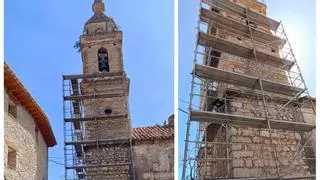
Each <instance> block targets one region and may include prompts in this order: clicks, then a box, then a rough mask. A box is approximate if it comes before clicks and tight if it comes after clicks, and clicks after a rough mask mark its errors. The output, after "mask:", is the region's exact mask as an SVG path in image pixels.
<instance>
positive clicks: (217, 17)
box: [200, 8, 285, 47]
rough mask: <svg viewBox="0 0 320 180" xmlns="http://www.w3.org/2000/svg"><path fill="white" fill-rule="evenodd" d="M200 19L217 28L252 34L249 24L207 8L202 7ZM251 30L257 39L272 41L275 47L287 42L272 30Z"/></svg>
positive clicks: (264, 41) (263, 41) (259, 40)
mask: <svg viewBox="0 0 320 180" xmlns="http://www.w3.org/2000/svg"><path fill="white" fill-rule="evenodd" d="M200 21H202V22H204V23H207V24H210V25H214V27H216V28H221V29H227V30H228V31H230V32H233V33H236V34H239V32H242V33H243V34H248V35H249V34H250V30H249V26H247V25H244V24H242V23H240V22H237V21H235V20H233V19H231V18H228V17H225V16H223V15H221V14H219V13H216V12H214V11H210V10H208V9H205V8H201V11H200ZM251 30H252V36H253V39H254V40H255V41H258V42H261V43H265V44H266V43H271V45H273V46H274V47H282V46H283V45H284V44H285V40H283V39H281V38H279V37H277V36H274V35H272V34H271V32H269V33H266V32H264V31H261V30H259V29H257V28H251Z"/></svg>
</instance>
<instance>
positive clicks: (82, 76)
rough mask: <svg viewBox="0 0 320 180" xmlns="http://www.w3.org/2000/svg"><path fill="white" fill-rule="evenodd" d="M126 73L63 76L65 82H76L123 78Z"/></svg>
mask: <svg viewBox="0 0 320 180" xmlns="http://www.w3.org/2000/svg"><path fill="white" fill-rule="evenodd" d="M124 74H125V73H124V72H104V73H93V74H74V75H63V80H76V79H87V78H88V79H89V78H99V77H100V78H104V77H112V76H120V77H121V78H123V76H124Z"/></svg>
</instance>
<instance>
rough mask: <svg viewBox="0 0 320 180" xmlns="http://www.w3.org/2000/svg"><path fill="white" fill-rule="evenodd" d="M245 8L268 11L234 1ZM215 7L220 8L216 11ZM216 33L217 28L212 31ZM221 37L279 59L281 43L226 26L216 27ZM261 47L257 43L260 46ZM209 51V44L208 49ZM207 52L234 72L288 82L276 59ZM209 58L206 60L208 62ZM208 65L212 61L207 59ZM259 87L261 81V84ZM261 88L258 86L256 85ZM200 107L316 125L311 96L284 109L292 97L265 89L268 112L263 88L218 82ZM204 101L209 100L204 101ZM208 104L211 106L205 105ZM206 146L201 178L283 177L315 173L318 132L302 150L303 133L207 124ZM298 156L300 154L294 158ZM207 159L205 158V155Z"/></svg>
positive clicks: (244, 1)
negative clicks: (263, 41) (218, 105)
mask: <svg viewBox="0 0 320 180" xmlns="http://www.w3.org/2000/svg"><path fill="white" fill-rule="evenodd" d="M232 2H235V3H237V4H239V5H241V6H244V7H248V8H249V9H250V10H253V11H255V12H257V13H260V14H263V15H265V14H266V6H265V5H264V4H261V3H259V2H257V1H256V0H234V1H232ZM216 11H217V10H216ZM219 13H221V14H222V15H223V16H225V17H229V18H233V19H234V20H235V21H241V19H238V18H239V17H235V16H233V15H232V14H229V13H227V12H219ZM255 28H257V29H260V30H262V31H266V32H267V33H270V34H271V31H270V29H267V28H266V27H260V26H259V25H255ZM210 33H211V34H213V31H212V30H211V32H210ZM213 35H216V36H217V37H219V38H222V39H224V40H227V41H230V43H234V44H237V45H240V46H245V47H248V48H250V49H253V48H255V50H256V51H261V52H263V53H265V54H267V55H269V56H275V57H279V58H280V53H279V48H281V46H276V45H270V46H259V44H257V43H255V42H253V41H252V40H251V39H250V37H248V38H243V37H242V35H239V36H237V35H236V34H234V33H229V32H228V30H223V29H215V30H214V34H213ZM258 46H259V47H258ZM208 49H209V48H208ZM207 53H209V54H211V55H214V56H216V57H215V58H216V59H215V60H217V59H218V60H217V61H218V62H216V63H215V64H214V65H212V64H211V66H214V67H216V68H219V69H223V70H226V71H230V72H235V73H239V74H244V75H250V76H255V77H262V78H264V79H267V80H271V81H274V82H277V83H282V84H287V85H289V79H288V76H287V73H286V72H285V71H284V70H282V69H280V67H279V66H277V65H276V64H273V63H272V62H259V61H256V60H255V59H246V58H243V57H238V56H235V55H231V54H227V53H217V52H215V51H214V50H213V51H212V52H209V51H207ZM205 62H206V61H205ZM208 63H209V62H208ZM257 85H259V84H258V83H257ZM258 89H259V88H258ZM203 92H204V93H207V94H206V96H211V97H208V98H206V99H205V100H202V101H203V102H202V106H204V107H205V108H206V109H205V110H207V111H213V112H220V113H226V114H232V115H238V116H245V117H253V118H264V119H273V120H282V121H293V122H305V123H309V124H315V115H314V111H313V107H312V105H311V101H310V100H304V103H302V105H301V104H300V103H299V105H297V104H298V103H291V104H289V105H287V107H286V108H285V109H282V107H283V106H284V105H285V104H286V103H287V102H288V101H289V100H290V99H292V98H293V97H290V96H286V95H283V94H277V93H270V92H266V93H265V95H266V97H267V98H266V103H267V108H268V112H267V113H266V111H265V107H264V104H263V99H262V97H261V92H260V90H252V89H251V88H247V87H239V86H235V85H230V84H224V83H220V84H219V85H218V87H216V88H214V89H213V90H210V88H209V90H206V91H204V90H203ZM217 98H218V99H219V98H221V99H223V98H227V99H228V100H226V101H225V104H224V108H223V109H222V110H221V109H218V108H216V107H215V106H213V105H212V103H213V102H214V101H215V100H216V99H217ZM204 102H206V103H204ZM206 105H208V106H206ZM202 127H205V129H206V130H205V137H204V138H205V139H206V142H207V143H208V144H207V146H206V148H204V147H201V148H200V150H199V153H198V158H200V160H199V161H198V167H199V169H198V173H199V177H201V179H212V178H216V177H239V178H249V177H277V176H282V175H290V176H304V175H310V174H314V173H315V160H314V158H315V156H314V155H315V149H314V148H315V136H314V135H313V136H312V137H311V141H310V142H309V143H308V144H307V146H308V147H307V148H305V149H303V150H302V153H299V151H300V148H301V147H302V146H303V145H304V143H305V142H306V140H307V136H306V135H305V133H303V132H299V131H294V130H289V129H290V127H288V128H287V129H282V130H274V129H273V130H271V134H270V132H269V130H268V129H263V128H250V127H246V126H245V125H244V126H233V125H230V126H222V125H219V124H209V123H204V124H202ZM296 154H297V156H296V158H295V159H294V160H292V162H291V158H292V157H294V156H295V155H296ZM205 158H207V159H205Z"/></svg>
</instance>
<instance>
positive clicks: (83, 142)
mask: <svg viewBox="0 0 320 180" xmlns="http://www.w3.org/2000/svg"><path fill="white" fill-rule="evenodd" d="M129 140H130V139H129V138H123V139H119V138H118V139H95V140H85V141H68V142H65V145H76V144H97V143H100V144H119V143H123V142H125V141H128V142H129Z"/></svg>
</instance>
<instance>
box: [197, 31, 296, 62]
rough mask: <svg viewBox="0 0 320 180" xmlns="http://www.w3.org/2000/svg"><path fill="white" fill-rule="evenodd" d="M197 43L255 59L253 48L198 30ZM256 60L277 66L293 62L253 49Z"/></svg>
mask: <svg viewBox="0 0 320 180" xmlns="http://www.w3.org/2000/svg"><path fill="white" fill-rule="evenodd" d="M198 43H199V44H200V45H202V46H206V47H214V48H215V49H217V50H219V51H222V52H226V53H228V54H232V55H235V56H239V57H243V58H247V59H252V60H255V55H254V48H250V47H247V46H245V45H240V44H239V43H235V42H232V41H228V40H226V39H223V38H219V37H216V36H213V35H209V34H207V33H204V32H201V31H200V32H199V36H198ZM255 51H256V53H255V54H256V58H257V61H259V62H261V63H264V64H268V65H271V66H274V67H277V68H281V67H283V66H288V65H291V64H292V65H293V64H294V63H293V62H291V61H288V60H285V59H282V58H280V57H277V56H273V55H271V54H266V53H264V52H262V51H259V50H257V49H255Z"/></svg>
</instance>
